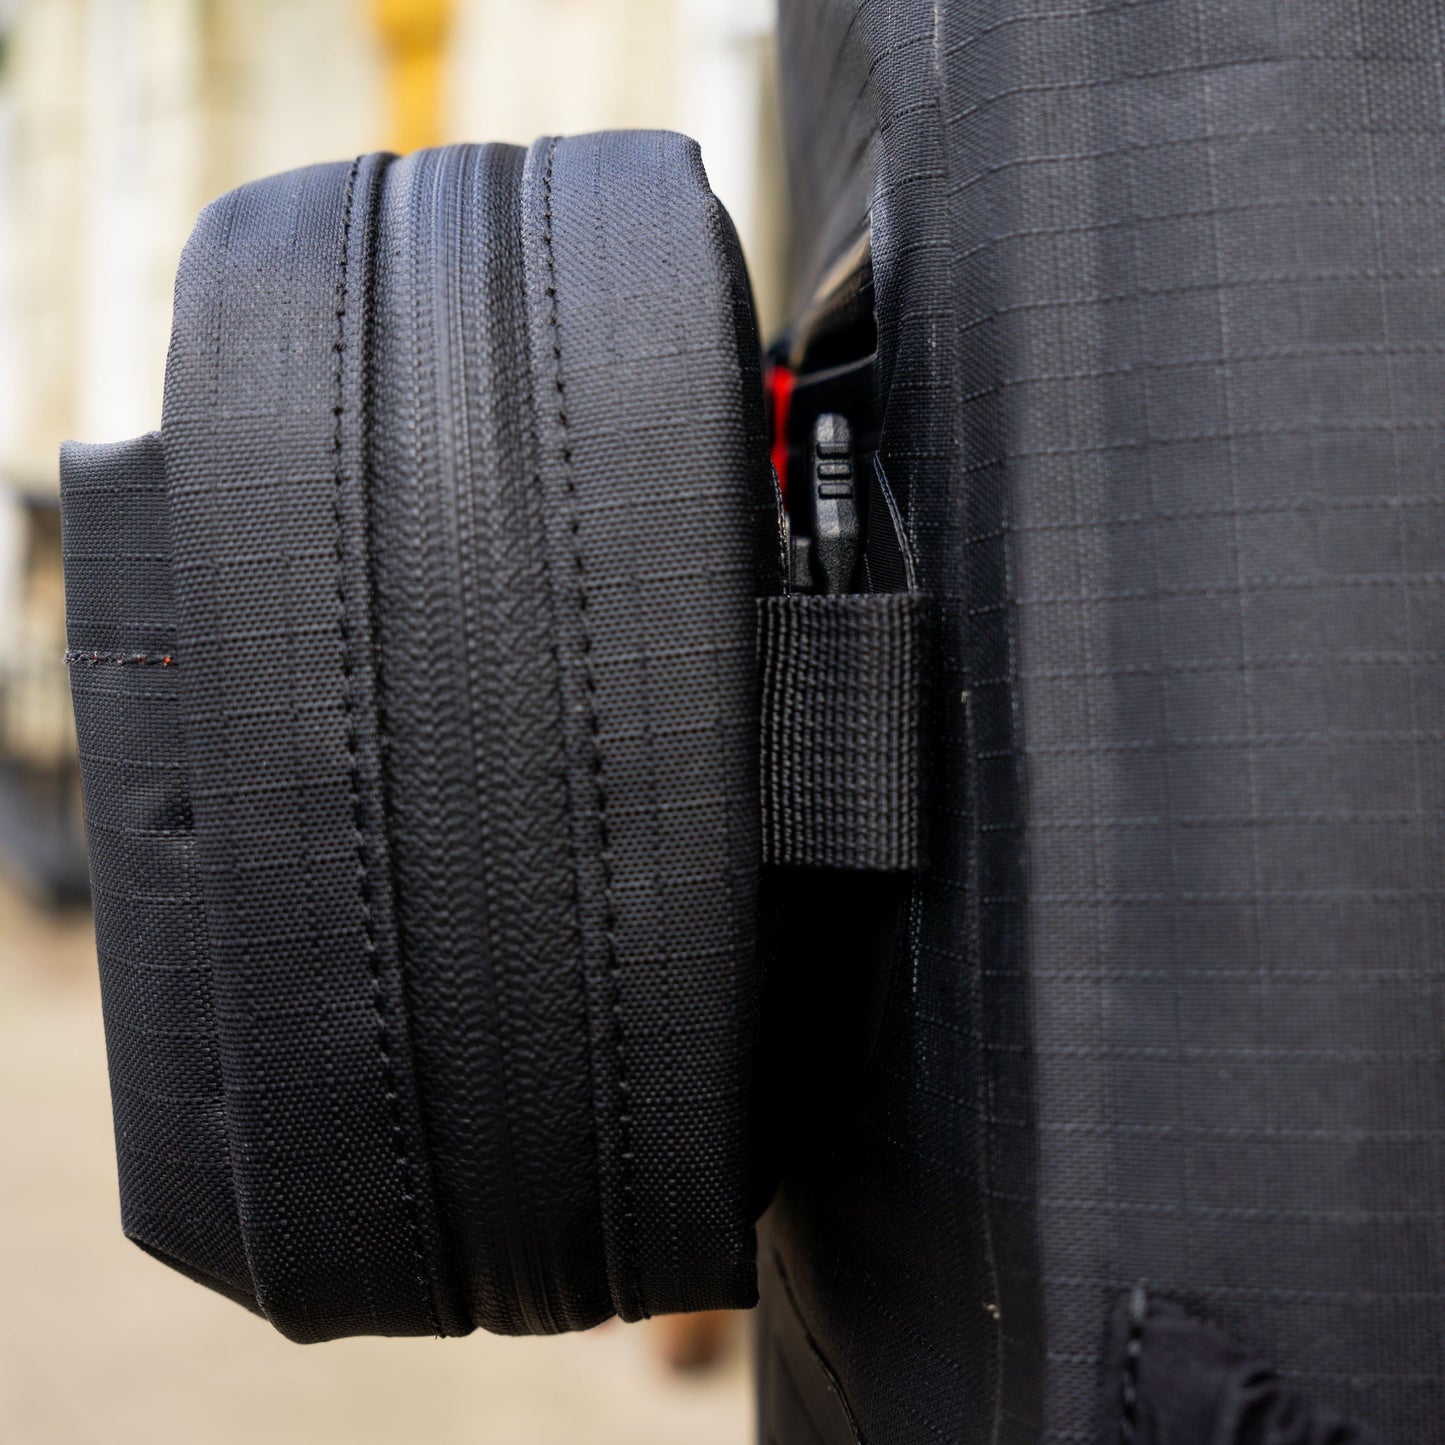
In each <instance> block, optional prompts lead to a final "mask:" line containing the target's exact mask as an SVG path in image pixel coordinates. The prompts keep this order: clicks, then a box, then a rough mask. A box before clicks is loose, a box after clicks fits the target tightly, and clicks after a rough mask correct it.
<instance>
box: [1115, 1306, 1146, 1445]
mask: <svg viewBox="0 0 1445 1445" xmlns="http://www.w3.org/2000/svg"><path fill="white" fill-rule="evenodd" d="M1148 1312H1149V1291H1148V1287H1147V1286H1146V1285H1145V1284H1144V1283H1143V1282H1142V1281H1141V1282H1140V1283H1139V1284H1137V1285H1135V1286H1134V1290H1133V1293H1132V1294H1131V1295H1130V1297H1129V1338H1128V1340H1127V1341H1126V1342H1125V1345H1124V1368H1123V1369H1122V1370H1121V1371H1120V1373H1119V1418H1118V1424H1119V1442H1120V1445H1134V1440H1135V1438H1136V1436H1137V1434H1138V1427H1139V1365H1140V1362H1141V1360H1142V1358H1143V1355H1144V1319H1145V1316H1146V1315H1147V1314H1148Z"/></svg>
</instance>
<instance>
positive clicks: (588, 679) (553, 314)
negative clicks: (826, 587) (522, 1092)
mask: <svg viewBox="0 0 1445 1445" xmlns="http://www.w3.org/2000/svg"><path fill="white" fill-rule="evenodd" d="M556 155H557V141H556V140H553V141H552V142H551V143H550V144H549V146H548V149H547V163H546V166H545V167H544V168H543V172H542V200H543V229H542V241H543V246H544V250H545V254H546V260H547V286H546V294H547V302H548V305H547V323H548V326H549V328H550V330H551V334H552V366H553V382H554V385H555V387H556V393H557V398H556V400H557V412H556V416H557V423H558V426H559V428H560V433H561V454H562V480H563V485H564V487H565V489H566V492H567V498H568V503H569V507H568V530H569V532H570V533H571V538H572V562H573V569H574V572H575V574H576V581H577V624H578V630H579V632H580V635H581V654H582V676H583V685H584V694H585V698H586V704H587V730H588V734H589V737H590V743H591V749H590V750H591V771H592V786H593V796H594V802H595V806H596V809H597V832H598V842H599V845H600V846H599V862H600V863H601V867H602V894H603V933H604V937H605V941H606V948H607V982H608V1011H609V1013H610V1014H611V1025H612V1055H613V1062H614V1065H615V1069H616V1089H617V1095H618V1111H617V1122H618V1132H619V1135H620V1138H619V1143H620V1145H621V1147H620V1149H619V1150H618V1158H619V1159H620V1161H621V1167H620V1170H619V1174H620V1179H621V1186H622V1203H623V1207H622V1211H621V1225H622V1228H621V1231H620V1234H621V1244H622V1250H623V1261H622V1263H623V1269H624V1272H625V1274H626V1277H627V1279H628V1280H629V1282H630V1284H631V1286H632V1294H633V1302H634V1303H635V1304H636V1305H637V1306H638V1307H640V1306H641V1298H640V1295H641V1291H640V1289H639V1281H638V1278H637V1272H636V1267H635V1262H634V1251H633V1241H632V1233H633V1212H634V1209H635V1186H634V1181H633V1169H632V1166H633V1150H632V1114H631V1080H630V1078H629V1076H628V1070H627V1048H626V1040H625V1036H624V1030H623V1026H622V996H621V985H620V980H619V976H618V974H619V959H618V955H617V910H616V905H615V902H614V899H613V879H612V863H611V858H610V834H609V831H608V821H607V788H606V783H605V780H604V778H603V764H602V741H601V719H600V717H599V715H598V710H597V675H596V670H595V666H594V664H593V661H592V636H591V633H590V631H589V629H588V626H587V606H588V596H587V569H586V564H585V561H584V559H583V555H582V536H581V523H580V518H579V515H578V509H577V483H576V479H575V477H574V476H573V473H572V445H571V441H570V438H569V433H568V422H567V397H566V386H565V384H564V382H563V378H562V327H561V319H560V317H559V315H558V308H557V260H556V254H555V252H554V250H553V244H552V171H553V165H554V162H555V160H556Z"/></svg>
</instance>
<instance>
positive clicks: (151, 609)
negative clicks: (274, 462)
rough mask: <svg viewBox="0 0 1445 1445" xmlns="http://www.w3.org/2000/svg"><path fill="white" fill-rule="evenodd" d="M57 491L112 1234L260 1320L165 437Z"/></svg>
mask: <svg viewBox="0 0 1445 1445" xmlns="http://www.w3.org/2000/svg"><path fill="white" fill-rule="evenodd" d="M60 489H61V518H62V522H63V526H64V533H63V551H64V560H65V607H66V633H67V638H68V641H69V650H68V654H67V659H66V660H67V662H68V664H69V666H70V674H71V696H72V698H73V700H74V704H75V726H76V732H77V735H78V737H79V741H80V769H81V784H82V787H83V788H84V791H85V800H86V833H87V837H88V840H89V851H90V878H91V894H92V897H93V899H94V903H95V919H96V946H97V947H96V951H97V954H98V955H99V961H100V986H101V997H102V999H103V1001H104V1006H105V1035H106V1051H107V1054H108V1056H109V1061H110V1076H111V1102H112V1105H113V1108H114V1114H115V1141H116V1161H117V1165H118V1168H119V1173H120V1197H121V1223H122V1226H123V1227H124V1229H125V1232H126V1234H127V1235H128V1236H129V1237H130V1238H131V1239H133V1240H134V1241H135V1242H136V1243H137V1244H138V1245H140V1247H141V1248H142V1249H145V1250H147V1251H149V1252H150V1253H152V1254H154V1255H157V1256H158V1257H159V1258H161V1259H164V1260H165V1261H166V1262H167V1263H168V1264H171V1265H173V1266H174V1267H175V1268H177V1269H180V1270H182V1271H184V1272H185V1273H187V1274H190V1275H191V1276H192V1277H194V1278H197V1279H200V1280H202V1281H203V1282H204V1283H206V1284H209V1285H210V1286H211V1287H212V1288H214V1289H217V1290H219V1291H220V1292H221V1293H223V1294H225V1295H227V1296H229V1297H230V1298H232V1299H234V1300H237V1301H239V1302H240V1303H243V1304H246V1305H248V1306H249V1307H251V1308H255V1299H254V1294H253V1291H252V1288H251V1278H250V1270H249V1267H248V1266H247V1263H246V1259H245V1248H244V1245H243V1243H242V1239H241V1227H240V1221H239V1219H238V1218H237V1213H236V1199H235V1193H234V1189H233V1187H232V1183H231V1154H230V1140H229V1138H228V1135H227V1132H226V1127H225V1119H224V1107H225V1106H224V1094H223V1090H222V1086H221V1069H220V1060H219V1057H218V1052H217V1038H216V1026H215V1016H214V1004H213V1001H212V993H211V960H210V951H209V948H208V946H207V944H208V940H207V933H206V915H205V907H204V902H203V899H202V895H201V888H200V883H199V878H198V874H197V860H196V839H195V831H194V828H193V827H192V822H191V807H190V776H189V769H188V767H187V763H186V752H185V746H184V742H183V740H182V733H181V719H180V671H179V662H178V660H177V658H176V655H175V654H176V635H175V614H174V597H173V590H172V586H171V576H170V566H169V557H170V529H169V526H168V523H167V520H166V496H165V461H164V456H163V454H162V451H161V440H160V437H159V435H155V434H153V435H151V436H146V437H141V438H139V439H138V440H136V441H133V442H125V443H122V444H120V445H117V446H81V445H79V444H77V443H74V442H71V443H68V444H67V445H66V447H65V448H64V450H63V451H62V452H61V458H60Z"/></svg>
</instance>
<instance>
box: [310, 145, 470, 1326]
mask: <svg viewBox="0 0 1445 1445" xmlns="http://www.w3.org/2000/svg"><path fill="white" fill-rule="evenodd" d="M360 167H361V160H360V158H359V157H358V158H357V159H356V160H354V161H353V162H352V163H351V171H350V173H349V174H348V175H347V178H346V199H345V201H344V203H343V212H342V228H341V260H340V265H339V268H338V276H337V281H336V339H335V341H334V342H332V347H331V349H332V351H333V352H334V353H335V355H336V400H335V403H334V404H333V406H332V408H331V410H332V415H333V416H334V417H335V430H334V432H333V436H332V455H333V459H334V462H335V474H334V482H335V485H334V487H333V488H332V493H331V500H332V510H333V514H334V516H335V519H336V598H337V601H338V603H339V604H340V614H339V617H338V622H339V625H340V632H341V675H342V684H343V686H342V702H343V707H344V711H345V717H346V757H347V765H348V770H349V786H350V791H351V819H352V831H353V833H354V834H355V837H356V868H357V888H358V892H359V894H360V896H361V914H362V934H363V945H362V946H363V951H364V953H365V955H366V967H367V972H368V973H369V975H370V977H371V1008H372V1012H373V1014H374V1015H375V1017H376V1046H377V1053H378V1055H379V1056H380V1060H381V1080H382V1086H383V1088H384V1090H385V1094H386V1105H387V1114H388V1117H389V1120H390V1124H391V1147H392V1156H393V1159H394V1161H395V1163H396V1168H397V1174H398V1175H399V1177H400V1180H401V1197H402V1202H403V1205H404V1207H405V1212H406V1216H407V1223H408V1225H409V1233H410V1236H411V1249H412V1254H413V1256H414V1258H415V1260H416V1268H417V1275H416V1281H417V1285H418V1286H419V1288H420V1290H421V1296H422V1302H423V1304H424V1305H425V1308H426V1313H427V1319H428V1321H429V1322H430V1324H431V1327H432V1333H433V1334H436V1335H440V1334H442V1333H443V1331H442V1327H441V1322H440V1321H439V1320H438V1318H437V1312H436V1305H435V1303H434V1301H433V1298H432V1286H431V1275H430V1270H429V1269H428V1267H427V1258H426V1250H425V1249H424V1247H423V1244H422V1235H421V1214H420V1210H419V1208H418V1205H417V1194H416V1185H415V1180H414V1178H413V1175H412V1167H411V1159H410V1157H409V1156H408V1153H407V1147H406V1132H405V1128H404V1126H403V1123H402V1113H401V1099H400V1094H399V1091H398V1088H397V1074H396V1063H395V1059H394V1057H393V1053H392V1041H391V1024H390V1020H389V1018H388V1008H387V1000H386V991H385V984H384V981H383V978H382V971H381V956H380V954H379V952H378V950H377V947H376V919H375V915H374V913H373V910H372V903H371V872H370V869H369V868H368V866H367V856H366V855H367V850H366V835H365V831H364V825H365V815H364V813H363V811H362V804H361V763H360V759H359V757H358V754H357V742H356V711H355V690H354V688H353V685H352V663H351V645H352V638H351V623H350V616H349V609H348V606H347V598H346V558H345V553H344V550H343V545H342V537H343V523H342V513H341V494H342V489H343V488H344V486H345V484H346V479H347V478H346V464H345V455H344V451H343V418H344V416H345V414H346V393H345V382H346V313H347V298H348V274H349V263H350V259H351V222H352V202H353V199H354V197H355V192H356V177H357V173H358V171H359V170H360Z"/></svg>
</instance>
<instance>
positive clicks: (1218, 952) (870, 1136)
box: [765, 0, 1445, 1445]
mask: <svg viewBox="0 0 1445 1445" xmlns="http://www.w3.org/2000/svg"><path fill="white" fill-rule="evenodd" d="M781 43H782V77H783V84H782V92H783V98H784V106H785V121H786V131H787V141H788V152H789V165H790V192H791V194H792V196H793V198H794V202H795V207H796V211H795V234H796V236H797V238H798V244H797V247H796V255H795V270H796V281H797V286H798V288H799V292H800V294H803V293H805V292H806V289H807V287H808V286H809V285H810V284H811V282H812V280H813V278H814V277H815V276H816V275H817V274H818V273H819V272H820V271H821V269H822V268H823V266H824V265H825V264H826V262H827V261H828V259H829V258H830V256H831V255H833V254H837V253H838V252H839V251H841V249H842V246H843V243H844V242H845V241H846V239H847V238H848V237H849V236H850V235H851V234H852V233H854V232H855V231H856V229H857V228H858V226H859V225H860V224H861V223H863V221H864V219H865V217H867V216H870V215H871V223H872V230H873V246H872V254H873V271H874V280H875V285H876V288H877V296H878V307H879V315H878V330H879V343H880V386H881V393H880V396H881V405H882V414H883V425H882V436H881V448H882V451H883V454H884V458H885V461H886V464H887V467H888V475H889V478H890V480H891V481H892V482H893V484H894V486H895V489H896V490H897V492H898V494H899V499H900V503H901V505H902V507H903V510H904V512H905V515H906V518H907V524H908V529H909V533H910V536H911V538H912V541H913V543H914V546H915V549H916V552H917V556H918V563H919V571H920V584H921V587H922V589H923V590H924V591H925V593H926V594H927V595H928V596H929V598H930V601H931V603H932V604H933V605H935V606H936V607H937V608H938V613H937V616H938V620H939V629H938V634H937V641H938V646H937V648H936V651H935V654H934V655H935V658H936V662H935V671H934V677H933V681H934V683H935V690H934V696H935V697H936V700H937V701H936V711H935V712H934V713H933V714H932V715H931V717H930V723H929V734H930V742H931V743H932V745H933V748H934V751H933V754H932V756H933V758H934V762H933V765H932V769H931V771H930V774H929V779H928V788H927V792H928V796H929V798H930V800H931V805H932V809H933V811H932V815H931V818H930V835H929V836H930V870H929V872H928V874H927V875H926V876H925V877H924V878H923V879H922V880H921V881H920V883H919V885H918V887H917V889H916V892H915V896H914V900H913V911H912V925H913V927H912V934H911V938H910V946H909V948H908V952H907V956H906V957H905V958H903V959H900V960H899V961H898V965H896V966H895V968H894V975H893V989H892V994H891V998H890V1007H889V1011H888V1015H887V1017H886V1019H885V1021H884V1027H883V1033H882V1038H881V1041H880V1044H879V1048H878V1052H877V1054H876V1056H875V1058H874V1061H873V1063H872V1064H871V1065H870V1066H869V1067H868V1068H867V1069H866V1070H862V1071H859V1072H856V1073H854V1074H852V1075H849V1076H846V1077H844V1078H843V1079H841V1080H840V1081H839V1083H838V1086H837V1088H836V1089H835V1091H834V1100H833V1107H834V1108H835V1109H836V1111H837V1118H838V1120H839V1122H838V1123H836V1124H834V1123H832V1121H831V1118H830V1117H829V1116H827V1115H823V1114H819V1115H817V1116H812V1117H808V1118H806V1119H803V1120H799V1121H797V1123H796V1125H795V1131H796V1147H795V1149H794V1150H793V1151H792V1152H791V1154H789V1155H787V1157H788V1161H789V1162H788V1168H787V1171H786V1173H785V1177H784V1180H783V1184H782V1194H781V1199H780V1204H779V1206H778V1208H777V1209H776V1210H775V1211H774V1214H773V1217H772V1219H771V1220H770V1224H769V1232H770V1238H771V1240H772V1242H773V1243H774V1244H775V1245H776V1246H777V1247H778V1248H779V1249H780V1251H781V1254H782V1256H783V1259H784V1262H785V1265H786V1268H787V1274H788V1278H789V1280H790V1282H791V1287H792V1291H793V1295H794V1297H795V1299H796V1301H797V1306H798V1309H799V1310H800V1311H801V1312H802V1314H803V1315H804V1317H805V1320H806V1324H807V1327H808V1330H809V1332H810V1334H811V1336H812V1337H813V1338H814V1339H815V1340H816V1341H817V1343H818V1346H819V1349H820V1350H821V1352H822V1354H823V1355H824V1356H825V1357H826V1359H827V1360H828V1361H829V1363H830V1366H831V1368H832V1370H833V1371H834V1372H835V1374H836V1376H837V1378H838V1380H839V1382H840V1384H841V1388H842V1389H843V1390H844V1392H845V1393H846V1396H847V1398H848V1400H849V1402H850V1408H851V1410H852V1412H853V1414H854V1416H855V1417H856V1419H857V1420H858V1422H859V1425H860V1429H861V1431H862V1433H863V1436H864V1438H866V1439H868V1440H869V1441H874V1442H892V1441H905V1440H906V1441H914V1440H928V1439H939V1438H942V1439H949V1440H964V1441H1011V1442H1020V1445H1022V1442H1029V1445H1032V1442H1035V1441H1038V1440H1047V1441H1056V1442H1085V1441H1090V1440H1092V1439H1094V1438H1095V1435H1094V1431H1095V1421H1096V1409H1097V1402H1098V1395H1099V1391H1100V1388H1101V1385H1100V1373H1101V1355H1102V1350H1103V1341H1104V1339H1105V1334H1106V1327H1107V1320H1108V1317H1109V1312H1110V1310H1111V1308H1112V1302H1113V1301H1114V1300H1115V1298H1117V1296H1118V1294H1119V1292H1120V1291H1122V1290H1126V1289H1128V1288H1129V1287H1131V1285H1132V1284H1133V1283H1134V1281H1136V1280H1137V1279H1139V1278H1143V1277H1147V1278H1149V1279H1150V1280H1151V1281H1152V1282H1153V1285H1154V1287H1155V1289H1156V1290H1158V1291H1159V1292H1161V1293H1163V1294H1165V1295H1168V1294H1171V1293H1178V1294H1180V1295H1183V1296H1185V1297H1187V1298H1188V1299H1189V1300H1190V1301H1192V1302H1193V1304H1194V1305H1195V1307H1197V1309H1198V1310H1199V1311H1200V1312H1201V1313H1202V1314H1203V1316H1204V1317H1205V1318H1206V1319H1208V1320H1210V1321H1212V1322H1213V1323H1214V1324H1215V1325H1217V1326H1219V1327H1220V1328H1222V1329H1223V1330H1224V1331H1225V1332H1226V1333H1227V1334H1228V1335H1229V1336H1231V1337H1232V1338H1233V1339H1234V1340H1236V1341H1237V1342H1238V1344H1239V1345H1240V1346H1241V1347H1242V1348H1244V1349H1246V1350H1248V1351H1249V1352H1250V1353H1251V1354H1253V1355H1256V1356H1258V1357H1260V1358H1264V1359H1268V1360H1269V1361H1271V1362H1272V1363H1273V1364H1274V1365H1275V1366H1276V1367H1277V1368H1278V1369H1279V1370H1280V1371H1281V1374H1282V1376H1283V1378H1284V1379H1285V1380H1286V1381H1287V1382H1289V1383H1290V1384H1291V1385H1292V1386H1293V1387H1295V1388H1297V1389H1300V1390H1302V1391H1304V1392H1306V1393H1307V1394H1309V1395H1310V1396H1312V1397H1314V1398H1316V1399H1318V1400H1321V1401H1324V1402H1327V1403H1329V1404H1332V1405H1333V1406H1334V1407H1335V1408H1337V1409H1338V1410H1340V1411H1341V1412H1343V1413H1344V1414H1345V1415H1347V1416H1348V1417H1350V1418H1352V1419H1354V1420H1357V1421H1359V1422H1361V1423H1364V1424H1369V1425H1372V1426H1373V1427H1374V1428H1375V1429H1376V1430H1377V1431H1378V1432H1379V1434H1380V1435H1381V1436H1382V1438H1384V1439H1388V1440H1398V1441H1407V1440H1408V1441H1416V1440H1427V1439H1436V1438H1439V1432H1440V1420H1441V1418H1442V1416H1445V1400H1442V1391H1445V1256H1442V1254H1441V1251H1440V1248H1439V1241H1440V1239H1441V1238H1442V1225H1445V1218H1442V1214H1445V1191H1442V1180H1445V1153H1442V1151H1445V1032H1442V1030H1441V1028H1440V1001H1441V982H1442V959H1441V951H1440V921H1441V881H1440V880H1441V878H1442V876H1445V856H1442V853H1445V847H1442V840H1445V832H1442V829H1441V827H1440V821H1441V819H1440V808H1441V789H1440V782H1441V770H1440V765H1439V756H1440V746H1439V744H1440V738H1441V735H1442V728H1445V692H1442V689H1441V688H1440V686H1439V682H1438V679H1439V675H1440V668H1439V651H1440V643H1439V638H1440V635H1441V633H1440V627H1441V622H1442V617H1445V613H1442V602H1445V587H1442V577H1445V572H1442V561H1445V553H1442V551H1441V538H1442V536H1445V525H1442V516H1445V508H1442V482H1441V478H1442V471H1441V465H1440V463H1441V455H1442V440H1445V389H1442V387H1441V386H1440V385H1439V376H1438V374H1439V372H1440V368H1441V361H1440V352H1441V344H1442V343H1441V337H1442V324H1445V279H1442V278H1445V264H1442V262H1445V254H1442V248H1445V231H1442V228H1441V226H1440V225H1439V218H1440V200H1441V195H1442V193H1445V187H1442V179H1445V173H1442V157H1445V145H1442V140H1445V135H1442V131H1445V113H1442V97H1441V91H1440V87H1439V74H1440V64H1441V60H1442V50H1441V45H1442V40H1441V22H1440V13H1439V7H1438V6H1436V5H1433V4H1430V3H1427V0H1398V3H1392V4H1388V5H1379V4H1371V3H1369V0H1308V3H1304V0H1298V3H1296V0H1248V3H1244V0H1240V3H1232V0H1231V3H1225V4H1214V5H1200V4H1195V3H1191V0H1155V3H1148V4H1118V5H1112V4H1111V5H1101V4H1096V3H1085V0H1028V3H1024V0H950V3H943V4H930V3H925V0H901V3H897V4H891V5H886V6H885V5H876V4H858V3H854V0H785V3H784V5H783V7H782V26H781ZM769 1307H770V1309H780V1308H785V1307H786V1301H779V1300H771V1301H769ZM766 1410H767V1405H766V1402H765V1420H766V1419H767V1418H768V1417H767V1415H766ZM778 1438H780V1439H782V1438H794V1437H791V1436H787V1435H785V1434H783V1433H780V1434H779V1435H778ZM796 1438H807V1437H806V1436H798V1437H796Z"/></svg>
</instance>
